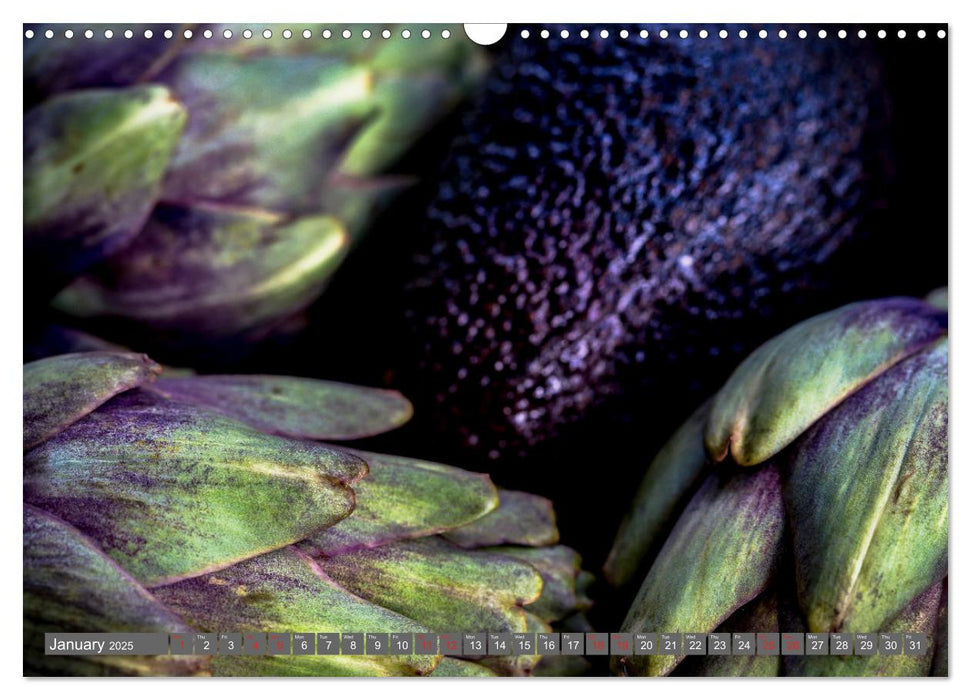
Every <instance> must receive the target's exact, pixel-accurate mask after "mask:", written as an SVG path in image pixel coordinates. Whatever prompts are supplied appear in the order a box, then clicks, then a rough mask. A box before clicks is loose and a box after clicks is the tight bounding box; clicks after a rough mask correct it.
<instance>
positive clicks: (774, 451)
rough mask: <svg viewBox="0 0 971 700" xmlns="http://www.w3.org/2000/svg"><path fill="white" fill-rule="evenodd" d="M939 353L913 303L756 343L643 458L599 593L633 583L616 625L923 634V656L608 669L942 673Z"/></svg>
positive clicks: (857, 310) (944, 530)
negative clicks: (926, 644) (606, 585)
mask: <svg viewBox="0 0 971 700" xmlns="http://www.w3.org/2000/svg"><path fill="white" fill-rule="evenodd" d="M947 360H948V344H947V312H946V310H944V309H941V308H939V307H937V306H935V305H932V304H930V303H926V302H923V301H920V300H917V299H905V298H896V299H885V300H878V301H869V302H859V303H856V304H851V305H849V306H845V307H842V308H839V309H836V310H834V311H831V312H829V313H825V314H822V315H820V316H816V317H814V318H811V319H809V320H807V321H804V322H802V323H800V324H798V325H796V326H794V327H793V328H791V329H790V330H788V331H786V332H785V333H783V334H782V335H780V336H778V337H776V338H774V339H772V340H770V341H769V342H768V343H766V344H765V345H763V346H762V347H760V348H759V349H758V350H756V351H755V352H754V353H752V354H751V355H750V356H749V357H748V358H747V359H746V360H745V361H744V362H743V363H742V364H741V365H740V366H739V367H738V369H736V370H735V372H734V373H733V374H732V375H731V377H729V379H728V381H727V382H726V383H725V385H724V386H723V387H722V389H721V390H720V391H719V392H718V393H716V394H715V395H714V396H713V397H712V398H711V399H710V400H709V401H708V402H706V403H705V404H704V405H703V406H701V408H699V409H698V410H697V411H696V412H695V413H694V414H693V415H692V416H691V417H690V418H689V419H688V421H687V422H686V423H685V424H684V425H683V426H682V427H681V428H680V429H679V430H678V431H677V432H676V433H675V434H674V435H673V436H672V437H671V439H670V441H669V442H668V443H667V444H666V445H665V446H664V447H663V448H662V449H661V451H660V452H658V454H657V456H656V457H654V460H653V461H652V462H651V463H650V466H649V467H648V468H647V472H646V473H645V475H644V481H643V483H642V486H641V488H640V490H639V491H638V493H637V496H636V497H635V500H634V506H633V509H632V510H631V512H630V513H629V514H628V516H627V518H626V519H625V521H624V523H623V525H622V526H621V529H620V532H619V533H618V535H617V539H616V541H615V543H614V547H613V549H612V551H611V553H610V557H609V559H608V561H607V564H606V566H605V573H606V575H607V577H608V579H609V580H610V581H611V583H613V584H614V585H618V586H621V585H625V584H629V583H635V584H637V583H638V582H640V583H639V586H640V588H639V590H638V592H637V595H636V598H635V599H634V602H633V604H632V605H631V608H630V611H629V612H628V614H627V619H626V620H625V622H624V625H623V627H624V630H625V631H654V630H672V631H683V632H701V633H707V632H714V631H716V630H718V631H720V630H728V631H732V632H827V633H828V632H851V633H855V632H889V633H902V632H912V633H923V634H926V635H927V637H928V639H930V640H933V641H932V642H931V648H930V651H929V653H928V654H927V655H925V656H921V657H908V656H896V657H893V656H891V657H886V656H852V655H850V656H837V655H833V656H781V657H780V656H763V657H745V656H740V657H731V658H725V657H699V658H700V661H699V660H698V659H690V660H685V659H684V657H679V656H630V657H624V658H618V659H615V660H614V668H615V670H616V671H618V672H620V673H625V674H632V675H666V674H669V673H671V672H672V671H676V670H678V669H679V664H683V665H684V666H686V668H685V669H683V670H685V671H686V672H687V673H690V674H696V675H697V674H701V675H780V674H784V675H874V674H878V675H930V674H934V675H947V632H946V619H947V612H946V611H947V570H948V566H947V552H948V421H947V417H948V377H947V364H948V363H947ZM645 574H646V575H645ZM640 576H643V579H640V578H639V577H640Z"/></svg>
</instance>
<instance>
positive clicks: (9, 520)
mask: <svg viewBox="0 0 971 700" xmlns="http://www.w3.org/2000/svg"><path fill="white" fill-rule="evenodd" d="M966 5H967V3H965V6H966ZM2 11H3V13H4V16H5V19H8V20H9V21H6V22H3V23H2V24H0V27H2V28H3V32H2V34H0V37H2V38H3V41H2V42H0V51H3V53H4V55H3V59H4V60H3V62H2V64H0V65H3V66H5V71H4V76H3V77H4V81H5V85H4V86H3V87H4V88H5V92H4V94H7V95H13V94H17V93H18V90H19V89H21V87H22V80H21V74H20V70H19V66H20V65H21V41H20V38H19V36H18V35H19V33H20V27H19V25H20V24H21V23H23V22H26V21H28V20H29V21H79V20H83V21H91V22H99V21H104V22H117V21H132V22H158V21H200V22H208V21H220V22H234V21H241V20H245V21H250V22H252V21H254V20H258V21H264V22H285V21H292V20H295V19H297V20H301V21H322V20H324V21H334V22H375V21H384V22H387V21H408V22H420V21H435V22H442V21H445V22H448V21H455V22H465V21H479V22H496V21H505V22H536V21H558V22H599V23H606V22H635V21H652V22H671V23H675V22H723V21H724V22H766V23H772V22H785V23H789V24H794V23H798V22H805V23H812V22H834V21H838V22H870V21H881V22H888V23H889V22H928V23H931V22H951V23H952V24H951V27H950V28H949V35H950V37H949V46H950V50H951V59H952V67H951V90H952V93H951V94H952V103H951V105H952V106H951V124H964V125H967V124H971V93H969V86H971V77H969V76H971V61H969V56H971V41H969V40H967V39H964V40H963V41H962V38H963V35H969V34H971V23H969V22H968V21H967V20H968V12H967V10H966V9H962V8H959V7H958V5H957V3H948V2H940V1H935V0H920V1H919V2H913V1H912V2H884V3H881V4H880V5H875V4H863V3H861V4H859V5H851V4H850V3H847V2H846V0H804V2H803V5H802V6H801V7H793V6H792V3H780V2H778V0H775V1H770V0H760V1H752V0H747V1H744V2H742V1H741V0H734V1H733V2H731V3H726V2H724V0H722V1H721V2H719V1H717V0H696V1H695V2H692V3H690V4H688V3H657V4H655V3H648V2H646V1H645V0H637V1H633V0H629V1H626V2H624V1H616V0H594V1H593V2H590V3H589V4H588V5H587V6H586V7H584V6H581V5H580V4H579V3H572V4H566V3H563V2H528V3H527V2H523V1H522V0H488V1H487V2H481V3H478V4H475V5H472V4H471V3H459V2H456V1H455V0H451V1H450V2H443V1H442V0H438V1H435V0H409V2H407V3H403V2H400V1H399V2H392V1H391V0H366V1H364V2H357V3H347V4H344V3H342V4H340V5H338V4H332V3H319V2H308V1H307V0H304V1H302V2H301V1H294V0H272V1H271V2H268V3H266V5H265V6H264V7H257V6H255V4H254V3H242V2H239V1H238V0H236V1H230V0H219V1H218V2H202V1H200V0H164V1H163V2H157V3H156V4H155V6H150V5H149V4H148V3H147V2H144V1H143V2H135V1H134V0H128V2H125V3H121V2H104V1H102V0H85V1H83V2H77V1H76V0H75V1H73V2H68V1H67V0H49V1H48V2H45V3H43V4H41V3H23V2H13V3H7V8H6V9H4V10H2ZM28 13H30V14H29V16H27V14H28ZM254 23H255V22H254ZM953 39H957V40H956V41H954V40H953ZM959 87H960V88H961V90H959V89H958V88H959ZM3 120H4V128H3V130H2V132H0V133H3V134H4V138H3V140H2V147H3V149H4V150H3V153H2V155H3V156H4V161H3V162H4V163H5V164H6V165H7V167H6V168H4V170H3V178H4V185H5V186H4V187H3V189H2V190H0V192H2V193H3V195H2V196H3V198H4V202H5V204H6V211H8V212H17V211H21V207H22V202H21V200H20V198H19V196H18V193H19V189H18V188H19V186H20V182H21V181H20V180H19V179H18V178H19V176H20V173H19V172H18V168H16V167H12V164H13V163H21V162H22V159H21V152H22V143H21V142H22V139H21V138H20V136H21V118H20V115H19V114H17V113H16V110H15V109H9V110H7V111H6V112H5V114H4V116H3ZM950 136H951V149H952V163H953V165H952V171H951V172H952V180H951V195H952V198H951V201H952V202H953V204H952V216H953V218H952V222H951V231H953V232H961V233H962V234H963V235H952V238H951V261H950V265H951V269H952V271H960V272H964V271H965V270H967V269H969V266H971V255H969V248H971V198H969V197H967V196H966V193H968V192H971V133H969V130H968V129H966V128H965V129H963V130H962V129H954V128H952V129H951V135H950ZM956 193H964V195H963V196H954V195H955V194H956ZM2 240H3V243H2V245H3V246H4V250H3V253H4V254H3V255H0V264H2V265H3V270H2V274H0V284H2V290H0V291H2V293H3V298H4V299H5V302H6V303H5V304H4V306H5V309H6V310H7V318H6V319H5V321H6V323H8V324H15V326H14V328H7V329H5V330H6V332H5V336H6V337H7V338H11V336H12V338H11V339H10V340H9V341H8V342H7V343H4V344H2V346H0V352H2V354H3V363H2V365H0V367H3V368H4V369H5V370H6V371H5V372H4V373H3V374H2V375H0V377H2V381H3V390H2V392H0V397H2V399H0V406H2V417H3V420H2V421H0V429H2V430H3V438H4V439H3V442H2V444H3V447H4V450H5V452H6V457H7V459H6V460H5V462H6V464H5V469H4V470H3V478H4V479H7V480H9V483H7V484H6V488H4V489H3V490H2V493H3V494H4V498H5V499H6V502H4V503H3V504H2V507H0V514H2V518H3V524H4V528H3V532H4V533H5V536H4V537H3V547H4V548H3V554H4V563H5V566H4V573H5V575H4V577H3V580H2V591H3V593H4V594H5V599H6V600H7V601H8V604H7V605H6V606H4V613H3V614H4V617H5V619H4V620H3V622H4V623H5V624H4V629H6V630H7V631H8V635H7V637H8V639H9V640H10V645H11V648H8V649H6V650H5V651H6V653H5V654H4V655H3V659H2V667H3V670H4V676H5V677H7V678H13V679H18V678H19V679H20V680H19V682H16V683H14V684H13V686H12V687H15V688H16V691H15V692H18V694H20V693H22V694H24V695H27V694H28V693H29V694H30V696H31V697H32V699H33V698H41V699H42V698H48V697H50V698H57V700H74V698H75V697H77V698H79V699H81V700H83V699H84V698H86V697H89V696H90V697H94V696H95V695H97V697H98V698H115V697H118V698H123V697H124V698H129V697H131V696H132V695H134V694H137V696H138V698H139V700H156V699H161V698H166V700H168V698H169V697H170V696H172V695H173V694H177V695H178V696H180V698H181V697H187V696H188V697H202V696H203V695H205V696H206V697H207V698H213V697H219V696H221V695H223V696H224V695H226V694H229V693H231V694H232V696H233V698H234V700H236V699H237V698H249V697H259V696H265V695H267V694H277V693H281V692H283V693H288V694H295V695H300V694H304V693H307V694H310V693H314V694H325V695H328V696H331V697H332V696H333V695H334V694H335V693H348V694H351V693H353V694H355V695H358V694H361V693H364V694H366V695H370V694H371V693H375V694H377V693H382V694H388V695H389V697H390V696H393V697H394V698H395V699H396V700H398V699H399V698H400V699H410V698H412V697H414V698H419V697H421V698H427V697H430V696H435V697H453V696H454V697H459V696H461V699H462V700H479V699H480V698H482V699H483V700H485V698H489V699H490V700H491V699H492V698H494V697H495V695H496V694H497V693H501V694H502V696H503V700H507V699H508V698H517V697H527V694H528V697H531V698H532V697H535V696H536V694H541V695H554V696H563V697H573V696H581V695H582V696H585V697H587V698H589V697H590V696H591V695H598V694H601V693H603V692H605V691H606V692H614V693H623V695H624V696H627V695H630V694H635V693H636V694H638V695H641V694H647V693H652V692H662V693H665V694H670V693H677V694H686V695H687V696H694V695H695V694H701V693H705V694H709V695H711V694H717V695H718V696H719V698H720V700H721V699H724V700H734V699H735V698H739V699H741V698H746V700H748V699H750V698H751V697H752V696H753V694H754V695H755V696H756V697H758V696H760V695H763V694H764V695H766V696H769V695H770V694H771V695H772V696H779V695H782V694H784V696H785V697H786V699H787V700H788V699H789V698H803V697H806V698H810V697H811V698H812V699H813V700H818V698H819V696H820V695H821V694H827V695H829V694H831V693H832V692H833V691H834V690H837V689H838V690H839V692H841V693H842V692H846V693H847V694H849V693H852V692H856V693H860V692H864V693H869V692H872V691H871V689H870V688H869V687H866V688H865V687H864V685H863V684H866V683H871V682H876V683H879V685H877V686H874V687H873V689H872V690H873V691H876V692H879V693H880V694H881V696H884V697H889V698H895V697H904V696H905V695H906V696H907V697H910V696H911V695H912V694H913V693H915V692H928V691H929V692H932V693H935V694H937V693H940V694H942V695H948V696H950V695H954V696H957V692H956V691H957V689H958V688H959V687H964V686H965V685H966V683H967V679H968V677H971V671H968V670H967V668H968V666H967V664H963V663H961V660H959V657H958V655H957V654H958V653H959V652H960V651H961V646H960V644H955V641H957V640H960V639H961V638H962V637H963V634H964V632H965V631H966V630H971V621H969V619H968V615H967V610H968V606H967V604H966V601H965V600H963V599H962V598H961V597H957V600H954V599H953V598H952V600H951V601H950V603H949V604H950V610H951V624H950V629H951V630H956V631H957V633H956V634H952V635H951V639H950V672H951V677H952V678H951V680H950V681H945V682H940V681H928V680H919V679H914V680H904V681H897V680H889V679H884V680H872V679H849V680H837V679H820V680H816V681H813V680H810V679H786V680H779V681H776V682H775V683H771V684H765V681H759V680H748V679H746V680H738V681H727V680H716V679H640V680H633V679H595V678H592V679H586V678H582V679H574V678H564V679H526V680H524V681H522V682H519V681H510V680H508V679H501V680H497V681H493V682H469V681H460V680H446V679H441V680H422V679H416V680H408V679H387V680H383V681H375V680H373V679H368V680H365V681H363V684H362V681H359V680H354V681H345V680H340V679H326V680H324V681H323V683H326V685H312V684H315V683H320V682H321V681H320V680H317V679H312V680H309V681H307V682H300V681H296V680H293V679H288V680H287V681H278V680H273V679H255V680H254V679H219V680H213V681H211V682H200V681H180V680H177V679H148V680H145V679H141V680H138V681H135V682H125V681H118V680H116V681H108V682H105V681H90V680H87V679H84V680H81V679H64V680H57V681H44V680H24V679H22V678H20V677H21V676H22V672H23V670H22V669H23V666H22V659H21V644H20V634H15V633H14V631H15V630H18V631H19V630H20V629H21V626H22V614H21V610H20V606H19V605H17V604H16V602H15V601H19V600H21V596H22V588H21V576H20V575H19V571H20V566H21V557H22V542H21V539H20V537H19V534H20V532H21V516H20V511H21V502H20V497H21V493H22V490H21V483H20V472H19V471H18V470H17V469H16V467H15V466H14V465H15V464H16V460H19V459H20V452H21V447H20V445H21V438H20V435H19V426H20V423H21V417H20V416H21V414H22V407H21V399H20V393H21V384H22V381H21V378H20V377H19V376H18V375H17V373H16V372H15V370H14V368H15V367H17V366H18V365H20V364H22V345H23V343H22V329H23V324H22V314H23V303H22V301H23V297H22V294H23V291H22V290H23V284H22V283H23V267H22V243H21V239H20V236H19V235H18V234H17V230H16V228H15V222H10V223H9V224H8V226H7V230H6V231H5V235H4V237H3V239H2ZM950 277H951V280H950V281H951V288H950V293H951V305H950V325H951V331H950V337H951V346H952V348H956V350H954V354H957V355H961V359H959V360H958V362H952V363H951V377H952V387H953V391H952V416H951V425H952V426H953V425H968V424H969V415H971V410H969V409H968V406H969V405H971V383H969V379H968V378H969V376H971V367H969V365H971V362H969V358H971V354H969V353H968V351H967V348H968V347H969V341H968V337H969V334H968V332H967V329H969V327H971V324H969V323H968V321H969V313H971V293H969V289H971V279H969V277H971V276H969V277H965V276H964V275H963V274H958V275H953V274H952V275H951V276H950ZM18 341H19V342H18ZM951 440H952V441H951V450H952V456H951V461H950V464H951V465H957V467H956V468H952V469H951V491H952V494H958V496H953V495H952V503H954V502H957V500H958V499H966V498H971V496H969V495H968V491H969V488H968V486H967V484H968V482H969V477H968V476H967V469H966V467H967V465H968V464H969V463H971V460H969V456H971V450H969V444H971V443H969V440H971V437H969V431H967V430H964V431H958V430H954V431H952V437H951ZM967 522H968V521H967V520H966V519H964V518H963V517H962V515H961V512H960V511H957V512H956V509H954V508H952V509H951V535H952V537H951V542H952V545H957V546H958V547H959V549H960V550H961V551H960V552H959V551H958V549H956V548H955V547H953V546H952V549H951V552H952V555H951V564H950V576H951V579H952V580H953V581H956V582H958V585H952V590H953V589H961V588H966V586H964V587H962V586H961V583H962V582H964V581H967V580H968V570H969V567H968V556H969V555H968V552H967V545H966V544H965V543H967V542H969V541H971V534H969V532H968V525H967ZM965 648H966V647H965ZM931 682H933V683H934V684H935V685H934V686H933V687H927V688H924V687H921V688H918V687H917V684H918V683H920V684H921V685H923V684H925V683H931ZM136 683H137V685H136ZM335 683H336V684H339V685H336V686H335V685H334V684H335ZM500 683H501V684H502V685H501V687H500V685H499V684H500ZM620 683H625V684H627V683H636V684H637V685H636V686H630V685H625V687H624V688H623V689H622V690H620V685H619V684H620ZM782 683H785V686H783V685H781V684H782ZM653 684H659V685H653ZM672 684H674V685H672ZM967 690H968V688H967V687H965V691H963V694H964V695H966V694H967ZM68 695H70V696H71V698H70V699H69V698H68V697H67V696H68Z"/></svg>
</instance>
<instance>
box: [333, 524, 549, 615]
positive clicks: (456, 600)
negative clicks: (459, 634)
mask: <svg viewBox="0 0 971 700" xmlns="http://www.w3.org/2000/svg"><path fill="white" fill-rule="evenodd" d="M314 560H315V561H317V562H318V563H319V564H320V567H321V568H322V569H323V570H324V571H325V572H327V574H328V575H329V576H330V577H331V578H332V579H334V580H335V581H336V582H337V583H339V584H340V585H342V586H344V587H345V588H347V589H348V590H350V591H352V592H354V593H356V594H358V595H360V596H361V597H363V598H366V599H368V600H371V601H373V602H375V603H377V604H378V605H381V606H383V607H386V608H388V609H390V610H395V611H396V612H399V613H401V614H402V615H406V616H408V617H410V618H412V619H413V620H417V621H418V622H420V623H422V624H424V625H426V626H428V627H429V628H431V629H432V630H435V631H439V632H455V631H462V630H477V631H483V632H526V631H528V629H527V619H526V618H527V615H526V613H525V611H524V610H523V608H522V606H523V605H525V604H527V603H532V602H533V601H535V600H536V599H537V598H539V596H540V593H541V591H542V588H543V579H542V578H541V577H540V575H539V573H538V572H537V571H536V570H535V569H534V568H533V567H532V566H529V565H528V564H525V563H524V562H522V561H519V560H516V559H511V558H509V557H506V556H501V555H497V554H489V553H487V552H480V551H468V550H464V549H461V548H459V547H456V546H454V545H451V544H449V543H448V542H446V541H445V540H442V539H440V538H437V537H429V538H425V539H421V540H405V541H401V542H395V543H392V544H387V545H384V546H381V547H375V548H373V549H363V550H355V551H352V552H349V553H346V554H338V555H335V556H332V557H315V559H314Z"/></svg>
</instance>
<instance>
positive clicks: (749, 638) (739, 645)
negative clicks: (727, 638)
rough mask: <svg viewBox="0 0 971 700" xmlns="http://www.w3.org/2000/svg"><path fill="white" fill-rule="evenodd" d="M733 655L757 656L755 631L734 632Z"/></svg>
mask: <svg viewBox="0 0 971 700" xmlns="http://www.w3.org/2000/svg"><path fill="white" fill-rule="evenodd" d="M732 655H733V656H755V633H754V632H735V633H734V634H732Z"/></svg>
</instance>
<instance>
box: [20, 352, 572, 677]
mask: <svg viewBox="0 0 971 700" xmlns="http://www.w3.org/2000/svg"><path fill="white" fill-rule="evenodd" d="M410 415H411V405H410V404H409V402H408V401H407V400H406V399H404V398H403V397H402V396H401V395H400V394H398V393H396V392H393V391H387V390H377V389H367V388H361V387H357V386H352V385H346V384H339V383H334V382H325V381H320V380H310V379H298V378H292V377H275V376H258V375H248V376H243V375H240V376H231V375H222V376H201V375H193V374H189V373H184V372H183V373H175V374H170V373H169V372H168V371H167V370H163V369H162V368H161V367H160V366H159V365H157V364H155V363H154V362H153V361H152V360H150V359H148V358H147V357H146V356H145V355H141V354H138V353H132V352H122V351H110V350H98V351H91V352H85V353H74V354H68V355H59V356H55V357H50V358H45V359H43V360H38V361H36V362H33V363H30V364H27V365H25V366H24V480H23V495H24V503H25V505H24V513H23V519H24V671H25V673H28V674H69V675H101V674H125V675H128V674H132V675H134V674H139V675H141V674H146V675H163V674H164V675H175V674H186V675H209V674H212V675H428V674H432V675H497V674H527V673H530V672H532V671H533V670H534V668H535V667H536V665H537V663H538V661H539V658H538V657H526V656H518V657H490V658H487V659H468V658H451V657H449V658H444V657H442V656H420V655H414V656H340V655H338V656H212V657H208V656H205V657H204V656H164V657H162V656H159V657H150V656H141V657H139V656H118V657H59V656H45V655H44V653H43V647H42V644H43V633H44V632H58V631H60V632H109V631H110V632H125V631H129V632H134V631H138V632H152V631H157V632H170V633H171V632H192V631H209V632H217V631H219V632H227V631H232V632H242V631H254V632H258V631H266V632H403V633H408V632H453V633H454V632H463V631H472V630H475V631H505V632H526V631H550V630H551V629H552V628H551V625H552V624H555V623H557V622H558V621H560V620H564V621H565V623H564V624H567V623H569V621H570V620H571V619H576V616H577V615H579V614H581V612H582V610H583V609H584V608H586V607H587V606H588V605H589V600H587V598H586V597H585V595H584V593H583V590H582V589H583V587H584V585H586V583H588V582H589V578H590V577H589V575H588V574H585V575H584V576H581V575H580V573H581V572H580V569H579V557H578V555H577V554H576V552H574V551H573V550H572V549H569V548H567V547H565V546H563V545H560V544H558V539H559V535H558V531H557V528H556V524H555V518H554V513H553V509H552V505H551V504H550V502H549V501H547V500H546V499H544V498H541V497H539V496H534V495H531V494H527V493H520V492H510V491H503V490H497V488H496V487H495V486H494V485H493V483H492V482H491V481H490V479H489V478H488V476H486V475H484V474H478V473H474V472H467V471H464V470H462V469H457V468H455V467H450V466H445V465H441V464H434V463H430V462H426V461H423V460H420V459H412V458H409V457H400V456H390V455H384V454H376V453H372V452H365V451H362V450H358V449H351V448H347V447H335V446H332V445H328V444H325V443H323V442H320V441H321V440H342V441H345V440H354V439H357V438H363V437H368V436H373V435H376V434H378V433H381V432H384V431H387V430H390V429H392V428H395V427H397V426H400V425H401V424H403V423H404V422H406V421H407V420H408V419H409V417H410ZM578 584H579V588H578Z"/></svg>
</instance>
